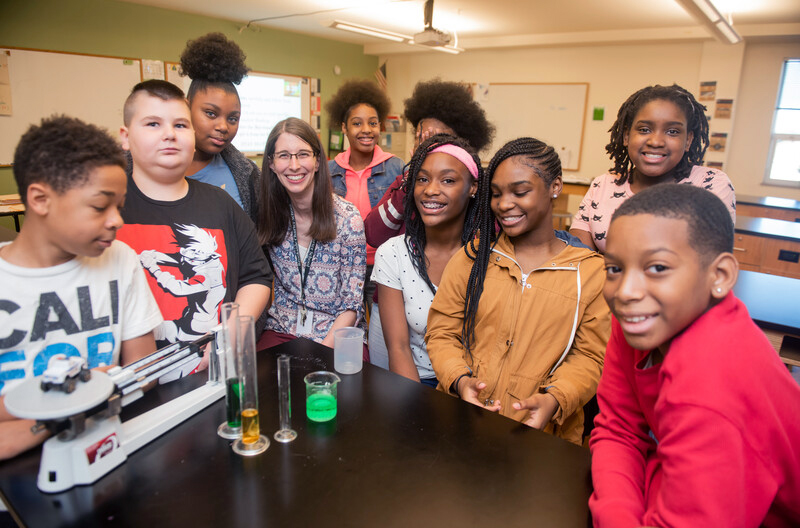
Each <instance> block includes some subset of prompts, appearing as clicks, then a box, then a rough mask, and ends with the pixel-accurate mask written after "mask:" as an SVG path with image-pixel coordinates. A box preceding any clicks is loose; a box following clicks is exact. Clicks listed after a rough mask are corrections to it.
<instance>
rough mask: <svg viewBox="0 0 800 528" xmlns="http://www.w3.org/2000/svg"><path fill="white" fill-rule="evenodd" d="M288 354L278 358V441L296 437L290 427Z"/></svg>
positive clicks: (290, 401)
mask: <svg viewBox="0 0 800 528" xmlns="http://www.w3.org/2000/svg"><path fill="white" fill-rule="evenodd" d="M290 361H291V358H290V357H289V356H280V357H279V358H278V413H279V415H280V420H281V428H280V429H279V430H278V431H277V432H276V433H275V435H274V438H275V440H277V441H278V442H283V443H287V442H291V441H292V440H294V439H295V438H297V432H296V431H295V430H294V429H292V388H291V382H290V380H289V364H290Z"/></svg>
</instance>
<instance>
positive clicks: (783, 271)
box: [761, 238, 800, 279]
mask: <svg viewBox="0 0 800 528" xmlns="http://www.w3.org/2000/svg"><path fill="white" fill-rule="evenodd" d="M761 272H762V273H769V274H772V275H782V276H784V277H793V278H795V279H800V242H793V241H789V240H781V239H778V238H765V239H764V243H763V246H762V250H761Z"/></svg>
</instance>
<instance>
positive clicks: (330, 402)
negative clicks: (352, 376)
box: [303, 370, 342, 422]
mask: <svg viewBox="0 0 800 528" xmlns="http://www.w3.org/2000/svg"><path fill="white" fill-rule="evenodd" d="M303 381H305V382H306V416H307V417H308V419H309V420H311V421H313V422H327V421H328V420H332V419H333V418H335V417H336V399H337V397H336V386H337V385H338V384H339V382H340V381H342V380H341V378H339V376H337V375H336V374H334V373H333V372H325V371H323V370H320V371H317V372H312V373H311V374H307V375H306V377H305V378H303Z"/></svg>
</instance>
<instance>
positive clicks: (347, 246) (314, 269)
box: [257, 117, 367, 350]
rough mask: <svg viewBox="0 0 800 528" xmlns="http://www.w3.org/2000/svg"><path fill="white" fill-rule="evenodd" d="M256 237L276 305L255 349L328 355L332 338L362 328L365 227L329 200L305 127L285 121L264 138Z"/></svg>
mask: <svg viewBox="0 0 800 528" xmlns="http://www.w3.org/2000/svg"><path fill="white" fill-rule="evenodd" d="M262 174H263V175H264V184H263V188H262V197H261V198H262V201H261V203H262V204H263V207H262V208H261V210H260V211H259V221H258V225H257V228H258V235H259V239H260V241H261V243H262V244H263V245H264V251H265V252H266V253H267V256H268V258H269V260H270V264H271V265H272V269H273V271H274V273H275V281H274V286H273V290H274V292H275V300H274V301H273V302H272V305H271V306H270V308H269V318H268V319H267V325H266V331H265V332H264V334H263V335H262V336H261V339H259V342H258V349H259V350H261V349H263V348H267V347H271V346H274V345H277V344H280V343H283V342H285V341H288V340H290V339H294V338H295V337H307V338H309V339H313V340H314V341H317V342H318V343H322V344H323V345H327V346H330V347H333V332H334V330H336V329H338V328H342V327H345V326H362V327H363V326H364V321H363V305H362V303H361V297H362V292H363V288H364V273H365V271H366V261H367V254H366V240H365V239H364V223H363V221H362V220H361V215H360V214H359V212H358V209H357V208H356V207H355V206H354V205H353V204H351V203H350V202H347V201H345V200H344V199H342V198H340V197H339V196H337V195H335V194H334V193H333V188H332V185H331V178H330V176H329V173H328V164H327V163H326V160H325V153H324V151H323V150H322V144H321V143H320V140H319V137H318V136H317V133H316V132H315V131H314V129H313V128H311V125H309V124H308V123H306V122H305V121H302V120H300V119H297V118H294V117H290V118H288V119H285V120H283V121H281V122H280V123H278V124H277V125H275V128H273V129H272V132H270V134H269V137H268V138H267V145H266V148H265V150H264V165H263V167H262Z"/></svg>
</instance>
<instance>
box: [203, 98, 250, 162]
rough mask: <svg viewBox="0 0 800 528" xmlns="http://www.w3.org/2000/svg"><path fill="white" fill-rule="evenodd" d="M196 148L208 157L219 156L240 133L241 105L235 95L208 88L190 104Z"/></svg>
mask: <svg viewBox="0 0 800 528" xmlns="http://www.w3.org/2000/svg"><path fill="white" fill-rule="evenodd" d="M191 111H192V126H193V127H194V136H195V148H196V149H197V150H198V151H200V152H202V153H205V154H206V155H208V156H213V155H215V154H219V153H220V152H221V151H222V149H223V148H225V147H226V146H227V145H228V144H230V142H231V141H233V138H234V137H236V133H237V132H238V131H239V117H240V116H241V113H242V105H241V103H240V102H239V97H238V96H237V95H236V94H235V93H230V92H226V91H225V90H223V89H222V88H218V87H216V86H209V87H208V88H206V89H205V90H200V91H198V92H197V93H196V94H195V95H194V98H193V99H192V104H191Z"/></svg>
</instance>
